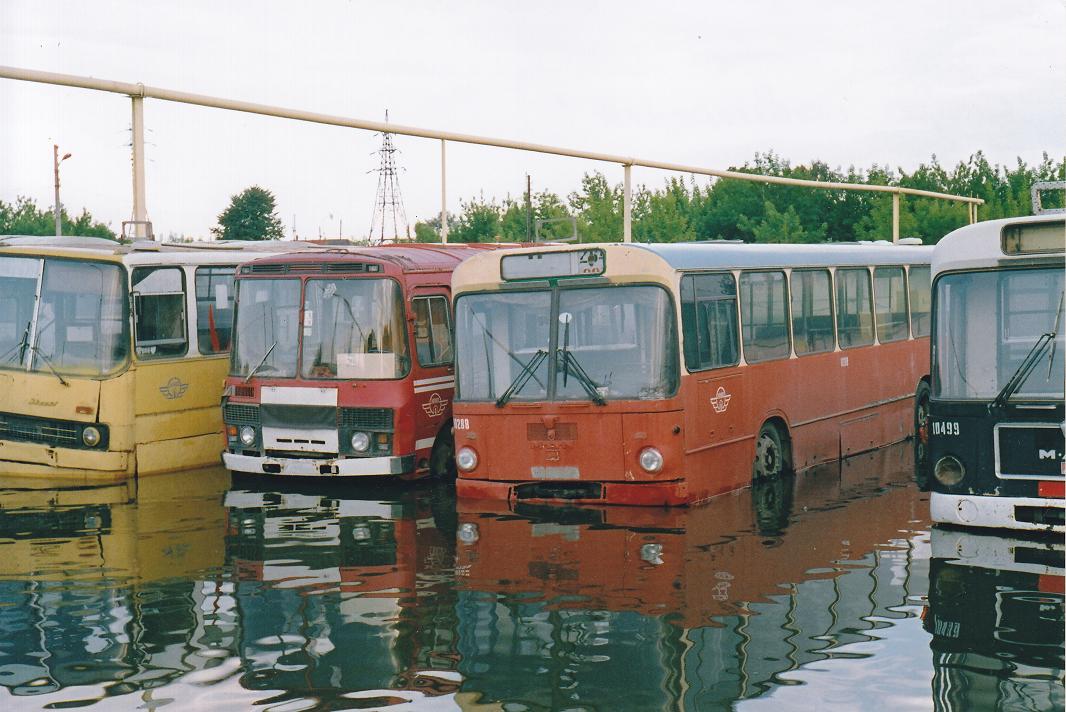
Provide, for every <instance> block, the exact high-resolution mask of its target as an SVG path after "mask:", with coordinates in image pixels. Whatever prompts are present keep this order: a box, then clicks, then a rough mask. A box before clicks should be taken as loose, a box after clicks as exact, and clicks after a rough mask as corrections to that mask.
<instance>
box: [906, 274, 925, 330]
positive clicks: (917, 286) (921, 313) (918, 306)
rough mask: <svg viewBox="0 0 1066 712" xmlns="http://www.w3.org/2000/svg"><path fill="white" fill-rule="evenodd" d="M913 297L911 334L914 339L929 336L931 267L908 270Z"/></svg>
mask: <svg viewBox="0 0 1066 712" xmlns="http://www.w3.org/2000/svg"><path fill="white" fill-rule="evenodd" d="M908 271H909V272H910V274H909V287H910V297H911V332H912V333H913V334H914V338H918V337H919V336H929V302H930V300H931V287H930V284H929V265H920V266H918V265H915V266H912V267H911V268H910V270H908Z"/></svg>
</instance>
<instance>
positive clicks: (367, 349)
mask: <svg viewBox="0 0 1066 712" xmlns="http://www.w3.org/2000/svg"><path fill="white" fill-rule="evenodd" d="M409 365H410V359H409V358H408V354H407V322H406V320H405V319H404V313H403V295H402V294H401V292H400V285H399V284H397V283H396V282H394V281H393V280H391V279H310V280H308V281H307V287H306V289H305V294H304V339H303V376H304V378H402V377H403V376H404V375H405V374H406V373H407V369H408V366H409Z"/></svg>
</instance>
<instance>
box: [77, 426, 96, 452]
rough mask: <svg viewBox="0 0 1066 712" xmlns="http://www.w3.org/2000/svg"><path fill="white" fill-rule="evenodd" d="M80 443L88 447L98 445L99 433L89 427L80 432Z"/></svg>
mask: <svg viewBox="0 0 1066 712" xmlns="http://www.w3.org/2000/svg"><path fill="white" fill-rule="evenodd" d="M81 441H82V442H83V443H85V444H86V445H87V446H89V447H96V446H97V445H99V444H100V431H99V430H98V429H96V428H94V427H93V426H91V425H90V426H89V427H87V428H85V430H82V431H81Z"/></svg>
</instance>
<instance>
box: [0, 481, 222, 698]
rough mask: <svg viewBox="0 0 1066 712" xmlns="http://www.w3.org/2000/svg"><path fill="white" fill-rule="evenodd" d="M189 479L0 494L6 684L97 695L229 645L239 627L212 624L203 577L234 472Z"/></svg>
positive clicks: (183, 669) (133, 687) (145, 682)
mask: <svg viewBox="0 0 1066 712" xmlns="http://www.w3.org/2000/svg"><path fill="white" fill-rule="evenodd" d="M186 477H187V478H189V479H177V478H176V477H175V476H174V475H151V476H147V477H140V478H137V479H136V480H127V481H123V482H118V483H115V484H111V485H101V486H97V487H92V488H84V487H79V488H70V486H69V485H67V487H65V488H64V487H60V486H58V483H57V485H56V487H55V488H54V489H41V488H40V487H41V486H42V485H45V486H48V485H49V483H48V482H42V481H41V480H40V479H39V478H35V481H34V482H33V483H32V484H33V485H34V486H36V487H37V488H36V489H30V488H26V489H7V490H3V491H2V492H0V631H2V632H3V638H2V639H0V685H2V686H4V687H5V688H7V690H8V691H9V692H10V693H11V694H12V695H15V696H25V695H47V694H50V693H57V692H60V691H62V690H64V688H78V692H77V693H76V694H77V695H78V696H79V698H84V697H85V696H90V697H91V696H93V695H96V696H97V697H96V699H97V700H100V699H105V698H109V697H114V696H118V695H125V694H129V693H131V692H134V691H137V690H144V689H149V688H153V687H160V686H163V685H166V684H168V683H170V682H173V681H175V680H177V679H178V678H181V677H183V676H185V675H187V674H188V673H190V672H192V671H194V670H196V669H197V664H198V663H199V664H200V665H206V664H208V661H209V660H210V658H211V657H213V656H210V655H208V654H207V653H205V654H204V655H203V656H202V657H198V656H197V655H196V653H198V652H204V651H207V650H208V649H210V648H214V647H222V648H224V649H225V648H232V647H233V646H232V639H229V642H227V635H226V632H227V631H230V632H232V626H229V627H228V628H227V627H226V626H224V625H223V626H218V625H212V623H213V622H214V621H212V620H211V618H212V616H211V614H210V613H208V612H207V611H209V610H211V608H212V607H211V606H206V607H205V606H204V605H203V604H204V603H205V601H207V600H208V599H209V598H211V596H210V595H209V594H208V593H207V592H208V590H209V588H213V586H212V587H205V586H201V585H200V584H199V583H198V582H199V581H201V580H203V579H206V578H208V577H209V576H210V574H211V572H215V571H217V570H218V569H219V567H221V566H222V564H223V543H222V535H223V532H224V524H225V513H224V511H223V509H222V505H221V501H222V493H223V491H224V490H225V488H226V487H227V486H228V485H229V476H228V474H227V473H226V471H225V470H223V469H221V468H217V467H216V468H214V469H210V470H191V471H188V472H187V473H183V478H186ZM190 481H192V482H195V483H196V487H195V488H190V487H188V486H187V485H188V483H189V482H190ZM5 482H6V483H8V482H10V481H9V480H7V479H5ZM27 484H28V483H27ZM134 502H136V504H133V503H134ZM216 610H217V609H216ZM49 701H54V698H50V700H49ZM92 701H94V700H93V699H88V700H86V699H81V704H88V703H89V702H92Z"/></svg>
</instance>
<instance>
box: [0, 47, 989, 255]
mask: <svg viewBox="0 0 1066 712" xmlns="http://www.w3.org/2000/svg"><path fill="white" fill-rule="evenodd" d="M0 78H6V79H16V80H20V81H28V82H38V83H42V84H55V85H59V86H69V87H76V88H79V89H93V90H96V91H105V92H111V93H114V94H125V95H127V96H129V97H131V98H134V99H135V102H134V116H135V119H136V116H137V113H138V109H137V103H136V99H137V98H140V99H159V100H161V101H172V102H177V103H180V104H192V105H195V106H205V107H209V108H214V109H227V110H230V111H242V112H245V113H250V114H260V115H262V116H275V117H278V118H282V119H294V120H297V121H308V122H312V123H317V124H326V125H329V126H343V127H346V128H353V129H363V130H366V131H375V132H385V133H391V134H397V135H400V136H414V137H417V138H429V139H439V140H440V141H441V182H442V186H441V199H442V202H443V201H444V199H445V196H446V194H445V191H444V186H443V182H444V142H446V141H454V142H456V143H468V144H475V145H480V146H493V147H496V148H510V149H514V150H518V151H531V152H534V153H545V154H549V155H556V156H567V157H570V158H584V159H586V160H590V161H602V162H604V163H616V164H619V165H621V166H622V167H623V168H624V169H625V173H626V176H627V177H628V176H629V172H630V168H631V167H632V166H640V167H642V168H658V169H660V170H665V171H675V172H678V173H691V174H694V175H705V176H711V177H714V178H729V179H734V180H746V181H752V182H757V183H767V184H771V185H789V186H797V187H805V188H815V189H820V190H858V191H865V192H871V193H890V194H893V195H895V196H896V198H897V200H898V196H900V195H914V196H920V197H926V198H937V199H940V200H953V201H957V202H963V203H969V204H971V205H973V206H976V205H981V204H983V203H984V200H982V199H981V198H975V197H972V196H966V195H952V194H950V193H939V192H936V191H931V190H918V189H916V188H903V187H898V186H888V185H864V184H858V183H838V182H830V181H816V180H805V179H802V178H786V177H784V176H768V175H761V174H757V173H742V172H740V171H726V170H719V169H716V168H706V167H703V166H692V165H686V164H683V163H669V162H666V161H653V160H649V159H642V158H635V157H631V156H621V155H618V154H612V153H600V152H596V151H584V150H580V149H573V148H562V147H559V146H549V145H547V144H540V143H529V142H526V141H514V140H511V139H502V138H492V137H487V136H476V135H473V134H462V133H456V132H452V131H437V130H435V129H424V128H420V127H417V126H402V125H398V124H391V123H388V124H386V123H382V122H380V121H368V120H365V119H355V118H350V117H345V116H336V115H333V114H323V113H319V112H314V111H304V110H302V109H289V108H285V107H280V106H271V105H269V104H258V103H255V102H250V101H237V100H234V99H225V98H222V97H214V96H206V95H204V94H193V93H190V92H183V91H175V90H173V89H164V88H161V87H151V86H147V85H144V84H132V83H129V82H119V81H114V80H110V79H96V78H95V77H82V76H77V75H73V74H59V73H56V72H42V71H39V70H36V69H23V68H20V67H8V66H0ZM141 142H142V151H141V154H140V160H141V165H140V167H138V166H137V154H136V143H137V136H136V130H135V131H134V143H135V148H134V151H135V155H134V172H135V173H134V181H135V186H136V180H137V177H136V176H137V172H138V170H139V171H140V175H141V177H142V181H143V159H144V156H143V137H142V139H141ZM142 188H143V185H142ZM625 195H629V191H628V190H627V191H625ZM623 202H625V197H623ZM894 202H895V201H894ZM134 206H135V210H134V218H135V220H142V219H144V215H143V214H141V215H138V213H137V210H138V206H140V210H141V211H142V213H146V211H145V210H144V202H143V196H142V197H141V199H138V197H137V195H136V187H135V195H134ZM896 209H897V208H896V206H895V205H894V212H895V211H896ZM443 210H444V208H443V206H442V211H443ZM623 213H624V214H625V216H624V217H623V223H624V225H623V235H627V234H628V235H630V236H631V235H632V230H631V217H632V216H631V214H630V211H627V210H626V206H625V205H624V204H623ZM974 213H976V211H975V210H974V211H972V212H971V214H974ZM446 223H447V216H446V215H445V214H444V212H442V214H441V236H442V239H446V235H447V227H446ZM894 223H895V224H894V226H893V236H894V238H896V239H898V230H899V225H898V219H897V220H894Z"/></svg>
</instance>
